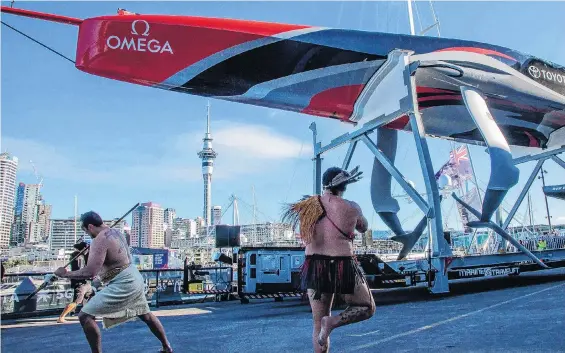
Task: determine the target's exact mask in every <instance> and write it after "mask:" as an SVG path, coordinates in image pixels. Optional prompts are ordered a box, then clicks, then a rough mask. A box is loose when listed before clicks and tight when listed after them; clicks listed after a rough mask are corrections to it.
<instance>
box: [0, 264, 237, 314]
mask: <svg viewBox="0 0 565 353" xmlns="http://www.w3.org/2000/svg"><path fill="white" fill-rule="evenodd" d="M198 271H200V272H207V273H206V274H204V275H201V276H198V280H199V282H200V281H201V286H199V287H200V288H199V289H200V290H197V291H192V292H186V293H185V292H184V291H183V287H184V286H183V283H184V280H185V278H186V277H185V273H184V272H185V270H184V269H158V270H157V269H146V270H140V271H139V272H140V273H141V275H142V276H143V278H144V281H145V295H146V297H147V301H148V303H149V305H150V306H154V307H159V306H160V305H167V304H177V303H188V302H195V301H204V300H206V299H208V298H209V297H210V296H214V295H226V294H230V293H231V290H232V283H231V280H232V278H233V276H232V272H233V270H232V268H231V267H225V266H224V267H202V268H199V269H198ZM48 274H51V273H50V272H24V273H7V274H5V278H4V280H3V281H2V284H1V285H0V312H1V315H2V316H5V317H11V316H14V315H18V314H40V313H41V312H45V313H47V312H53V311H62V310H63V308H64V307H65V306H66V305H67V304H69V303H71V302H72V300H73V295H74V292H73V289H72V288H71V283H70V280H68V279H65V278H61V279H58V280H57V281H55V282H53V283H51V284H49V285H48V286H47V287H46V288H44V289H43V290H41V291H40V292H39V293H37V294H36V295H35V296H34V297H33V298H31V299H30V300H28V301H25V299H26V297H27V296H28V295H29V294H31V293H32V292H33V291H34V290H35V288H37V287H39V286H40V285H41V284H42V283H43V280H44V277H45V276H46V275H48ZM216 299H217V298H216Z"/></svg>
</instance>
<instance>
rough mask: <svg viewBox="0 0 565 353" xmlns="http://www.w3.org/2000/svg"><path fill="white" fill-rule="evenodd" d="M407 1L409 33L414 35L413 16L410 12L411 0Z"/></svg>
mask: <svg viewBox="0 0 565 353" xmlns="http://www.w3.org/2000/svg"><path fill="white" fill-rule="evenodd" d="M407 1H408V19H409V20H410V34H411V35H415V34H416V32H415V31H414V16H413V14H412V0H407Z"/></svg>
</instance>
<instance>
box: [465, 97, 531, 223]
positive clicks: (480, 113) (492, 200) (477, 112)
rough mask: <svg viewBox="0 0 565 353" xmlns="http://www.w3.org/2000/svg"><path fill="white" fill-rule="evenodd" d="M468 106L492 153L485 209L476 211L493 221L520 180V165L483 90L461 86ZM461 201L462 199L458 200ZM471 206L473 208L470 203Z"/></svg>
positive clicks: (484, 202)
mask: <svg viewBox="0 0 565 353" xmlns="http://www.w3.org/2000/svg"><path fill="white" fill-rule="evenodd" d="M461 95H462V97H463V100H464V102H465V106H466V107H467V110H468V111H469V114H470V115H471V117H472V118H473V121H474V122H475V124H476V125H477V128H478V129H479V131H480V132H481V135H482V136H483V139H484V140H485V143H486V144H487V146H488V153H489V156H490V167H491V169H490V177H489V181H488V185H487V190H486V191H485V197H484V200H483V205H482V210H481V212H480V213H479V214H477V213H478V212H477V211H476V210H475V212H473V214H474V215H475V216H476V217H477V218H478V219H479V220H480V221H481V222H490V220H491V218H492V215H493V214H494V212H495V211H496V209H497V208H498V207H499V206H500V204H501V203H502V201H503V200H504V197H505V196H506V194H507V192H508V190H509V189H510V188H512V187H513V186H514V185H516V184H517V183H518V179H519V177H520V171H519V169H518V168H517V167H516V166H515V165H514V162H513V159H512V153H510V146H509V145H508V141H506V138H505V137H504V135H503V134H502V131H501V130H500V127H499V126H498V125H497V124H496V122H495V121H494V118H493V117H492V114H491V113H490V111H489V109H488V106H487V103H486V101H485V100H484V98H483V97H482V96H481V94H480V93H479V92H477V91H476V90H475V89H472V88H468V87H461ZM458 202H460V203H461V200H458ZM466 208H467V209H469V210H471V209H470V208H469V206H468V205H467V206H466Z"/></svg>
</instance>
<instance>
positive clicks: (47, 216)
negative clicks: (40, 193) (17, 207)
mask: <svg viewBox="0 0 565 353" xmlns="http://www.w3.org/2000/svg"><path fill="white" fill-rule="evenodd" d="M52 209H53V207H52V206H51V205H45V204H42V205H39V216H38V223H39V226H40V241H46V240H47V239H49V235H50V234H51V211H52Z"/></svg>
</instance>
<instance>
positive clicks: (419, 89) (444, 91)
mask: <svg viewBox="0 0 565 353" xmlns="http://www.w3.org/2000/svg"><path fill="white" fill-rule="evenodd" d="M416 93H438V94H457V92H454V91H450V90H448V89H441V88H432V87H422V86H417V87H416Z"/></svg>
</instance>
